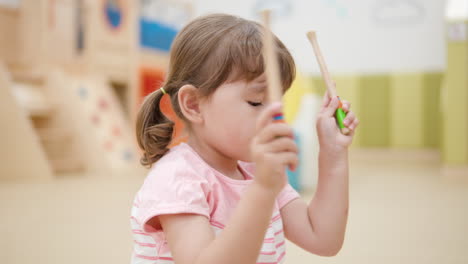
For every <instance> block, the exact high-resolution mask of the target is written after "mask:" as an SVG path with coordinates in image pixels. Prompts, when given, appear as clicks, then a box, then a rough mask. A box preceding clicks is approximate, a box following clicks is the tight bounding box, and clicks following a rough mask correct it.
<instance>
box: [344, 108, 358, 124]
mask: <svg viewBox="0 0 468 264" xmlns="http://www.w3.org/2000/svg"><path fill="white" fill-rule="evenodd" d="M355 119H356V115H355V114H354V112H348V113H347V114H346V118H345V119H344V120H343V124H344V125H345V126H346V127H348V128H350V127H349V125H351V124H352V123H354V120H355Z"/></svg>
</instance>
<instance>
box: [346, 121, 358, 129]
mask: <svg viewBox="0 0 468 264" xmlns="http://www.w3.org/2000/svg"><path fill="white" fill-rule="evenodd" d="M358 125H359V119H357V118H355V119H354V121H353V123H352V124H351V125H349V127H348V128H349V129H351V131H354V130H355V129H356V128H357V127H358Z"/></svg>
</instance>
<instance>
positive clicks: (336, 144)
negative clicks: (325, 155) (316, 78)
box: [317, 92, 359, 151]
mask: <svg viewBox="0 0 468 264" xmlns="http://www.w3.org/2000/svg"><path fill="white" fill-rule="evenodd" d="M341 103H342V108H343V110H344V111H345V113H346V118H345V119H344V121H343V123H344V125H345V127H347V128H348V129H349V130H350V132H349V134H348V135H344V134H343V133H341V131H340V129H339V127H338V125H337V123H336V118H335V112H336V109H338V106H339V100H338V98H336V97H335V98H330V97H329V95H328V92H327V93H325V96H324V98H323V104H322V109H321V110H320V112H319V114H318V116H317V134H318V138H319V143H320V147H321V149H325V150H329V151H342V150H343V149H346V148H348V147H349V146H350V145H351V143H352V142H353V137H354V133H355V131H356V128H357V126H358V125H359V120H358V119H357V118H356V115H355V114H354V112H352V111H350V108H351V104H350V103H349V102H348V101H344V100H342V101H341Z"/></svg>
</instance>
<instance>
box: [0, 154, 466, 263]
mask: <svg viewBox="0 0 468 264" xmlns="http://www.w3.org/2000/svg"><path fill="white" fill-rule="evenodd" d="M437 160H438V158H437V155H436V154H434V153H431V152H402V151H380V150H354V151H353V152H352V155H351V187H350V188H351V200H350V205H351V208H350V215H349V223H348V229H347V230H348V231H347V236H346V241H345V244H344V247H343V249H342V251H341V252H340V253H339V254H338V256H336V257H332V258H322V257H317V256H313V255H311V254H308V253H306V252H304V251H302V250H301V249H299V248H297V247H296V246H294V245H292V244H288V254H287V257H286V259H287V260H286V263H288V264H292V263H347V264H358V263H359V264H366V263H369V264H371V263H372V264H374V263H379V264H385V263H392V264H395V263H401V264H406V263H407V264H410V263H411V264H415V263H424V264H432V263H433V264H440V263H443V264H452V263H453V264H466V263H468V173H467V174H466V177H463V176H462V177H447V176H442V174H441V173H440V165H439V163H438V161H437ZM143 177H144V176H143V175H141V173H135V175H75V176H66V177H65V176H62V177H60V178H59V179H57V180H55V181H53V182H49V183H28V184H26V183H0V209H1V217H0V263H5V264H7V263H8V264H17V263H18V264H42V263H47V264H65V263H66V264H75V263H76V264H78V263H79V264H82V263H83V264H84V263H86V264H98V263H99V264H102V263H112V264H124V263H129V260H130V252H131V245H132V241H131V236H130V233H129V210H130V204H131V201H132V197H133V195H134V193H135V192H136V190H137V189H138V187H139V186H140V184H141V182H142V180H143ZM310 197H312V192H306V193H304V195H303V199H307V200H308V199H310Z"/></svg>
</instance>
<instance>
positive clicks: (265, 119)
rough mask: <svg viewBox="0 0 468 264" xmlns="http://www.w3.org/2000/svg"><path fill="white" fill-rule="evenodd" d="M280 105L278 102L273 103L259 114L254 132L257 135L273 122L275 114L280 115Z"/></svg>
mask: <svg viewBox="0 0 468 264" xmlns="http://www.w3.org/2000/svg"><path fill="white" fill-rule="evenodd" d="M281 111H282V104H281V103H280V102H274V103H271V104H269V105H267V107H266V108H265V109H264V110H263V111H262V112H261V113H260V116H259V117H258V119H257V125H256V130H257V133H259V132H260V131H261V130H262V129H263V128H264V127H265V126H267V125H268V124H270V123H271V122H272V120H273V117H274V116H275V115H276V114H279V113H281Z"/></svg>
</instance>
